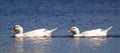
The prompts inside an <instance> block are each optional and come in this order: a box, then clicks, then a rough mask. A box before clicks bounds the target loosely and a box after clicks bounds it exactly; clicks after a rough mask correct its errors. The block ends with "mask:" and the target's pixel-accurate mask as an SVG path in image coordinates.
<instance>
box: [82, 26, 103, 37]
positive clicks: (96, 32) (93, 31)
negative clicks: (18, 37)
mask: <svg viewBox="0 0 120 53" xmlns="http://www.w3.org/2000/svg"><path fill="white" fill-rule="evenodd" d="M101 31H102V29H100V28H99V29H94V30H88V31H84V32H82V33H81V35H83V36H96V35H97V34H98V33H101Z"/></svg>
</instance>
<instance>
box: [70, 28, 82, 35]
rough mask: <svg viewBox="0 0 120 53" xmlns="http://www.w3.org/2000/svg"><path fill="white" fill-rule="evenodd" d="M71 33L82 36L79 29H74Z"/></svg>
mask: <svg viewBox="0 0 120 53" xmlns="http://www.w3.org/2000/svg"><path fill="white" fill-rule="evenodd" d="M69 32H72V33H73V35H79V34H80V31H79V29H78V28H77V27H72V28H71V29H70V30H69Z"/></svg>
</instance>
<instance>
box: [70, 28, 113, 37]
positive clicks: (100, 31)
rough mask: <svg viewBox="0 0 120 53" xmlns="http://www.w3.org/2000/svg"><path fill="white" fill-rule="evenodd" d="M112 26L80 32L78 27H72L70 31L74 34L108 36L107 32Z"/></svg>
mask: <svg viewBox="0 0 120 53" xmlns="http://www.w3.org/2000/svg"><path fill="white" fill-rule="evenodd" d="M111 28H112V26H111V27H109V28H108V29H106V30H103V29H100V28H99V29H94V30H88V31H85V32H82V33H80V32H79V29H78V28H77V27H72V28H71V30H70V32H72V33H73V36H107V33H108V31H109V30H110V29H111Z"/></svg>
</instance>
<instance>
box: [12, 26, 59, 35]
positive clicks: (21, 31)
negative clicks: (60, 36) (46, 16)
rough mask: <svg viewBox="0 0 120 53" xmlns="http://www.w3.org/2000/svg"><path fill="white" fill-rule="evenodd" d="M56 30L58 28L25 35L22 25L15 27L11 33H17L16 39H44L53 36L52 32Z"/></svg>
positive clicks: (39, 30) (30, 32)
mask: <svg viewBox="0 0 120 53" xmlns="http://www.w3.org/2000/svg"><path fill="white" fill-rule="evenodd" d="M56 29H57V28H54V29H52V30H47V29H37V30H33V31H29V32H26V33H23V27H22V26H20V25H15V26H14V28H13V29H12V30H11V31H12V32H16V34H15V37H44V36H47V37H49V36H51V35H52V32H53V31H55V30H56Z"/></svg>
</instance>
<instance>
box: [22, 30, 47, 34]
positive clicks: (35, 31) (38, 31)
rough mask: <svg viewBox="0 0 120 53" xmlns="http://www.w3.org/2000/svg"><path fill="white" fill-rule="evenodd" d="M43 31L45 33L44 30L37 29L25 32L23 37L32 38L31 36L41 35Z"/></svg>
mask: <svg viewBox="0 0 120 53" xmlns="http://www.w3.org/2000/svg"><path fill="white" fill-rule="evenodd" d="M45 31H46V29H37V30H33V31H29V32H26V33H24V35H31V36H32V35H36V34H40V33H43V32H45Z"/></svg>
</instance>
